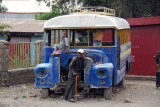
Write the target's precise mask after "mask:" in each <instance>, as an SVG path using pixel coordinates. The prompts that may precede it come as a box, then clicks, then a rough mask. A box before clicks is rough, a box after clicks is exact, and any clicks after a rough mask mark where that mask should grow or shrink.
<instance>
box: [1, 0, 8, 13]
mask: <svg viewBox="0 0 160 107" xmlns="http://www.w3.org/2000/svg"><path fill="white" fill-rule="evenodd" d="M7 10H8V9H7V8H6V7H5V6H3V5H2V0H0V12H6V11H7Z"/></svg>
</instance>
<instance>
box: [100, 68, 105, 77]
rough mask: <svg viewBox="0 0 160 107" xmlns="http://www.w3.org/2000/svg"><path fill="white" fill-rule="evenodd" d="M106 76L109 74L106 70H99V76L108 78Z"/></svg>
mask: <svg viewBox="0 0 160 107" xmlns="http://www.w3.org/2000/svg"><path fill="white" fill-rule="evenodd" d="M106 74H107V72H106V70H105V69H99V70H98V76H100V77H104V76H106Z"/></svg>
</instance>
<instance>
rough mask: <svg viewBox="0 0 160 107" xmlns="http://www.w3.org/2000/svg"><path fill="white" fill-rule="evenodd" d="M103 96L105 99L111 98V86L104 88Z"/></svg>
mask: <svg viewBox="0 0 160 107" xmlns="http://www.w3.org/2000/svg"><path fill="white" fill-rule="evenodd" d="M104 98H105V100H112V87H109V88H104Z"/></svg>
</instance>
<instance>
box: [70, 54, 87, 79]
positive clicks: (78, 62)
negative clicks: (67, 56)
mask: <svg viewBox="0 0 160 107" xmlns="http://www.w3.org/2000/svg"><path fill="white" fill-rule="evenodd" d="M85 66H86V63H84V59H83V58H82V57H80V56H76V57H73V59H72V60H71V63H70V64H69V73H68V77H69V78H75V76H74V75H73V73H77V74H78V77H81V72H83V71H84V68H85Z"/></svg>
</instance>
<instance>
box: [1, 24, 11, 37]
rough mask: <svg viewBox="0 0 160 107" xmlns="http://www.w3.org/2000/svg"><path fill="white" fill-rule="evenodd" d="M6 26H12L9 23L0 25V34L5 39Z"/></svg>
mask: <svg viewBox="0 0 160 107" xmlns="http://www.w3.org/2000/svg"><path fill="white" fill-rule="evenodd" d="M6 28H12V27H11V26H10V25H7V24H2V25H0V32H1V33H2V35H3V36H4V37H5V38H6V39H7V38H8V36H7V35H6V34H5V32H4V29H6Z"/></svg>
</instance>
